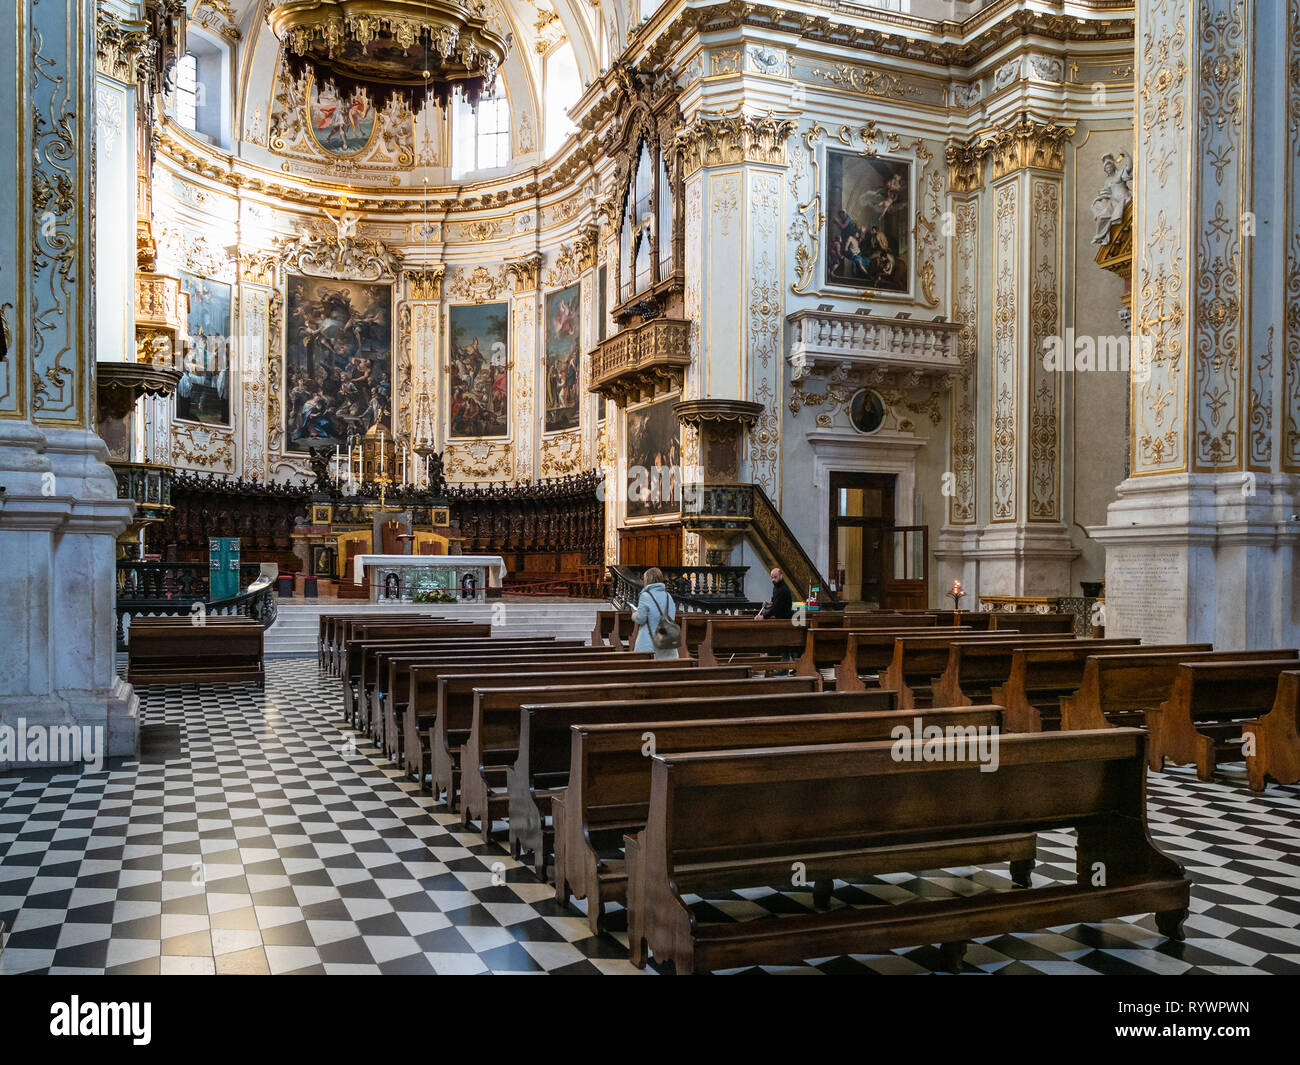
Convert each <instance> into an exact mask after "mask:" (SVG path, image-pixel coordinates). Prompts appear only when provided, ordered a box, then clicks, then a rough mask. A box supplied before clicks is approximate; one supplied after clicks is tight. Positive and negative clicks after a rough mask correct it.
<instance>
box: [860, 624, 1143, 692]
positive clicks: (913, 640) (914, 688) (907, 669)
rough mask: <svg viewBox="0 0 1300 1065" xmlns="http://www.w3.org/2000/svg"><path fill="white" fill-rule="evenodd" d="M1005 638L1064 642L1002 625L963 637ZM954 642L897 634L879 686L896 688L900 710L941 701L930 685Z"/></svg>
mask: <svg viewBox="0 0 1300 1065" xmlns="http://www.w3.org/2000/svg"><path fill="white" fill-rule="evenodd" d="M999 633H1001V638H999ZM1007 638H1010V639H1011V640H1014V641H1015V642H1016V643H1019V644H1021V645H1023V646H1026V647H1032V646H1037V645H1038V644H1044V645H1046V646H1052V647H1059V646H1064V645H1063V644H1062V637H1060V636H1056V635H1054V634H1052V633H1032V634H1020V633H1013V634H1010V636H1009V637H1008V634H1007V631H1006V630H1004V629H1000V630H997V631H993V630H990V631H989V632H976V633H970V634H968V635H967V636H965V637H964V638H963V639H964V642H966V643H970V644H983V643H989V644H995V643H996V644H1001V645H1003V646H1005V643H1006V639H1007ZM1068 640H1069V645H1071V646H1072V645H1073V644H1074V643H1075V642H1077V641H1075V640H1074V637H1072V636H1071V637H1068ZM955 642H959V641H957V640H955V639H954V638H953V637H952V636H949V635H943V636H932V635H930V634H928V633H927V634H926V635H925V636H899V637H897V638H896V639H895V640H894V650H893V653H892V654H891V655H890V659H889V665H888V666H886V667H885V671H884V672H883V673H881V674H880V686H881V687H882V688H892V689H893V690H894V691H896V692H898V705H899V708H900V709H903V710H910V709H912V708H914V707H918V706H932V705H934V706H939V705H943V704H942V703H936V702H934V701H933V694H932V690H931V689H932V685H933V683H934V681H935V678H936V677H937V676H939V675H941V674H942V673H943V671H944V669H945V668H946V667H947V664H948V658H949V656H950V654H951V650H952V645H953V643H955ZM1136 643H1137V641H1136V640H1134V641H1132V642H1131V643H1130V644H1128V645H1127V646H1130V647H1131V646H1133V645H1134V644H1136Z"/></svg>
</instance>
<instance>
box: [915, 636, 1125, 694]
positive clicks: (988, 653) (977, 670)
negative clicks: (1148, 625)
mask: <svg viewBox="0 0 1300 1065" xmlns="http://www.w3.org/2000/svg"><path fill="white" fill-rule="evenodd" d="M998 631H1001V630H994V633H996V632H998ZM1078 642H1079V641H1078V640H1077V639H1076V638H1075V637H1074V636H1054V635H1051V634H1038V635H1037V636H1030V637H1029V638H1024V637H1021V636H1007V637H1006V638H1005V639H996V638H990V639H986V640H954V641H953V642H952V644H951V645H950V646H949V648H948V661H947V663H946V664H945V665H944V669H943V672H942V673H941V674H940V675H939V676H938V677H937V678H935V680H934V682H933V684H932V698H933V700H934V705H935V706H972V705H975V704H978V703H987V702H989V701H991V700H992V698H993V689H994V688H996V687H999V686H1000V685H1002V684H1005V683H1006V682H1007V678H1008V677H1010V675H1011V652H1012V651H1013V650H1015V649H1016V648H1017V647H1026V646H1030V645H1033V646H1036V647H1043V646H1047V645H1048V644H1052V645H1065V646H1075V645H1077V644H1078ZM1139 643H1140V641H1139V640H1137V639H1110V640H1091V641H1089V643H1088V646H1089V647H1093V648H1101V647H1136V646H1137V645H1138V644H1139Z"/></svg>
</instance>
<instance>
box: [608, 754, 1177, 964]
mask: <svg viewBox="0 0 1300 1065" xmlns="http://www.w3.org/2000/svg"><path fill="white" fill-rule="evenodd" d="M1145 745H1146V734H1145V733H1143V732H1142V731H1140V730H1138V729H1110V730H1106V731H1104V732H1070V733H1053V734H1038V735H1025V736H1020V735H1009V736H1007V735H1004V736H1001V737H1000V743H999V749H998V757H999V764H998V769H997V771H996V772H992V773H985V772H981V766H980V763H979V761H978V760H976V759H970V758H967V759H964V760H953V761H945V762H933V763H921V764H917V763H904V762H899V761H896V760H895V759H894V756H893V746H894V745H893V744H892V743H890V742H888V741H884V742H871V743H846V744H833V745H827V746H820V747H781V748H767V749H755V750H745V751H713V752H693V753H682V754H666V755H664V754H659V755H655V756H654V759H653V765H652V766H651V770H650V808H649V814H648V817H647V821H646V827H645V829H644V831H642V832H641V833H639V834H638V835H637V836H635V837H631V836H629V837H627V839H626V842H625V846H626V852H627V863H628V878H629V879H628V929H629V945H630V949H631V959H632V961H633V963H634V964H636V965H639V966H641V965H644V964H645V961H646V952H647V948H648V949H649V951H650V953H652V954H653V955H654V957H655V959H656V960H657V961H659V962H671V963H672V964H673V965H674V967H675V969H676V971H677V972H679V973H691V972H695V971H696V970H711V969H725V968H733V967H736V966H743V965H752V964H781V963H790V962H797V961H800V960H803V959H805V958H816V957H825V956H827V955H838V954H848V953H853V954H859V953H880V952H885V951H888V950H891V949H893V948H895V947H902V946H909V945H914V944H922V943H939V944H941V945H942V947H943V951H944V955H945V957H946V959H947V961H948V963H949V965H950V966H951V967H953V968H958V967H959V966H960V960H961V956H962V954H963V953H964V950H965V943H966V941H968V940H971V939H975V938H978V937H981V936H991V935H999V934H1003V933H1008V932H1024V931H1031V930H1034V929H1040V928H1048V927H1051V926H1053V925H1061V924H1074V923H1077V922H1091V921H1103V920H1107V919H1110V918H1114V917H1121V916H1126V915H1129V914H1139V913H1154V914H1155V918H1156V926H1157V928H1158V929H1159V930H1160V932H1161V933H1162V934H1163V935H1165V936H1168V937H1170V938H1172V939H1180V938H1182V923H1183V921H1184V920H1185V919H1186V916H1187V909H1188V901H1189V895H1190V885H1189V882H1188V880H1187V878H1186V876H1185V875H1184V874H1183V870H1182V868H1181V866H1179V865H1178V864H1177V863H1176V862H1174V861H1173V860H1172V859H1170V858H1169V857H1168V856H1166V855H1165V854H1163V853H1162V852H1161V851H1160V850H1158V849H1157V848H1156V847H1155V845H1154V844H1153V843H1152V842H1151V839H1150V836H1149V835H1148V833H1147V824H1146V750H1145ZM828 794H831V795H834V796H835V801H833V802H828V801H826V796H827V795H828ZM976 825H977V826H979V830H980V831H981V832H982V833H985V834H986V835H987V836H988V837H997V836H999V835H1001V836H1012V835H1019V834H1022V833H1026V832H1041V831H1046V830H1050V829H1061V828H1067V827H1073V828H1075V830H1076V831H1077V833H1078V845H1077V850H1078V854H1077V860H1076V865H1077V869H1078V875H1077V881H1076V882H1075V883H1074V884H1057V885H1051V886H1045V887H1037V888H1032V887H1031V888H1027V889H1015V890H1009V891H996V892H986V893H981V894H978V895H973V896H962V897H958V898H951V899H940V900H927V901H920V902H915V903H903V904H901V905H896V906H872V907H868V908H862V909H858V908H852V907H845V908H836V909H833V910H830V911H828V912H821V913H811V914H806V915H804V914H801V915H798V916H783V917H773V918H769V919H761V920H757V921H745V922H739V923H735V924H703V923H700V922H698V921H697V920H696V918H695V915H694V914H693V913H692V911H691V909H690V907H689V905H688V904H687V903H686V901H685V900H684V899H683V897H682V896H683V895H684V894H687V893H694V894H701V895H705V896H706V897H707V894H708V892H710V891H714V890H726V891H731V890H737V889H743V888H747V887H758V886H769V885H774V884H786V885H788V884H789V883H790V878H791V869H792V866H793V865H794V863H796V862H800V863H803V865H804V868H805V870H806V877H807V880H808V881H809V882H816V881H820V880H828V879H843V880H848V881H853V880H855V879H859V878H862V877H866V876H872V875H877V874H881V873H893V872H903V871H920V870H925V869H935V868H944V867H946V866H948V865H951V864H955V863H954V862H953V861H952V855H953V854H954V853H955V852H962V851H969V849H970V848H971V841H970V835H971V830H972V826H976ZM1097 863H1101V868H1104V869H1105V870H1106V873H1107V875H1106V878H1105V882H1104V884H1102V885H1095V884H1094V875H1095V874H1094V871H1095V869H1096V868H1098V865H1097ZM961 864H969V858H967V857H963V858H962V860H961Z"/></svg>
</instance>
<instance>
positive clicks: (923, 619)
mask: <svg viewBox="0 0 1300 1065" xmlns="http://www.w3.org/2000/svg"><path fill="white" fill-rule="evenodd" d="M951 624H952V618H951V616H949V617H948V619H947V620H946V621H945V620H941V619H940V617H939V615H938V614H933V613H928V612H913V613H908V614H903V613H898V612H895V611H889V610H873V611H861V610H846V611H845V612H844V624H843V625H842V626H840V627H841V628H845V629H924V628H931V627H934V626H936V625H951Z"/></svg>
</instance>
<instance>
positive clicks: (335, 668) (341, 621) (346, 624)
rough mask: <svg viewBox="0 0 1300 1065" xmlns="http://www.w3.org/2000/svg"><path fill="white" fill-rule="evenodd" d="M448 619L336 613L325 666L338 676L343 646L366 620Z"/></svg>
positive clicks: (421, 622) (409, 621) (418, 622)
mask: <svg viewBox="0 0 1300 1065" xmlns="http://www.w3.org/2000/svg"><path fill="white" fill-rule="evenodd" d="M447 620H449V619H446V618H441V617H437V616H435V615H433V614H393V613H392V612H391V611H389V612H388V613H384V614H369V613H365V614H338V615H335V616H334V618H333V620H332V621H331V628H329V629H328V630H327V632H329V633H330V634H331V636H330V642H329V643H328V644H327V645H326V648H325V668H326V672H328V673H329V674H330V675H332V676H338V675H339V672H340V670H341V669H342V666H343V653H344V648H345V647H346V646H347V642H348V640H349V639H350V638H351V637H352V636H353V634H354V633H355V631H356V629H357V626H359V625H361V624H363V623H364V622H367V621H374V622H384V623H396V624H400V625H424V624H429V623H431V622H434V623H436V622H445V621H447Z"/></svg>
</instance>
